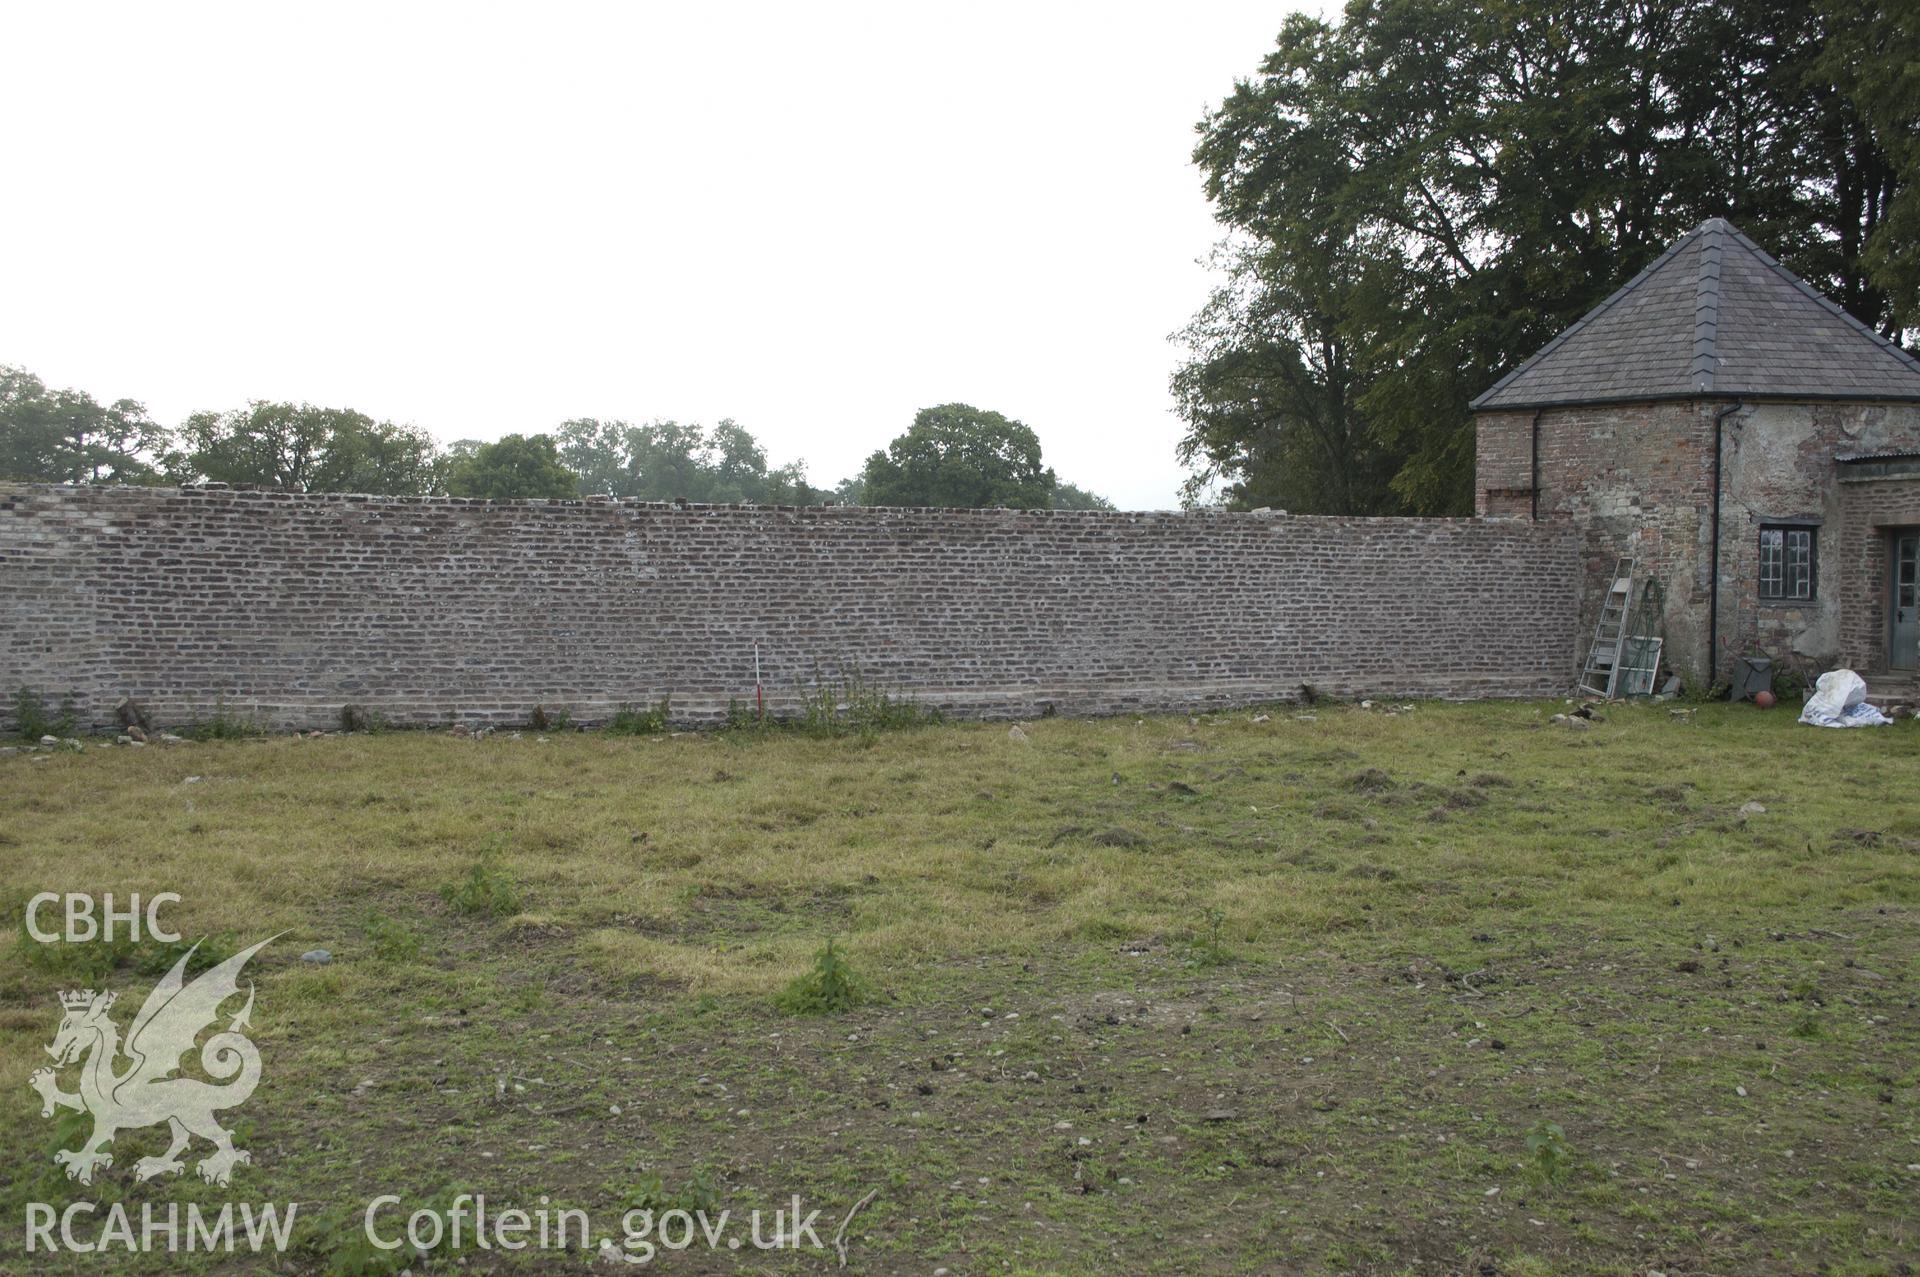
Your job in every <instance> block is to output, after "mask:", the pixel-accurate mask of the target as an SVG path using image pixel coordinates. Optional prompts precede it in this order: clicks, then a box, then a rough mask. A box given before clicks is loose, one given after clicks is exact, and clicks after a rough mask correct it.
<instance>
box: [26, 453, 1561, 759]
mask: <svg viewBox="0 0 1920 1277" xmlns="http://www.w3.org/2000/svg"><path fill="white" fill-rule="evenodd" d="M1578 576H1579V564H1578V551H1577V548H1576V539H1575V536H1574V534H1573V533H1572V531H1571V530H1570V529H1565V528H1551V527H1545V526H1534V525H1518V524H1510V523H1500V522H1488V521H1476V520H1417V519H1349V518H1310V517H1293V518H1290V517H1286V516H1271V515H1253V514H1179V513H1158V514H1113V513H1101V512H1065V511H1040V512H1020V511H974V510H906V509H861V508H810V509H791V508H784V507H729V506H686V507H675V506H670V505H657V504H641V503H627V502H615V501H578V502H484V501H463V500H456V499H449V498H427V499H412V498H379V497H361V496H304V495H294V494H288V493H276V492H250V491H227V490H224V489H219V488H213V487H209V488H189V489H142V488H119V487H102V488H64V487H49V486H12V487H7V486H0V688H4V689H6V690H7V691H8V692H9V694H10V693H11V691H12V689H15V688H19V687H28V688H31V689H33V690H34V691H35V692H37V693H38V694H40V695H42V696H43V697H45V698H47V699H48V700H49V701H50V702H51V701H57V699H58V698H59V697H60V696H62V695H63V694H69V693H70V694H72V695H73V696H74V697H75V698H76V701H77V703H78V705H79V707H80V710H81V715H82V717H83V718H84V719H85V720H87V721H88V722H90V723H92V724H95V725H101V724H104V723H106V722H108V721H109V720H110V718H111V714H112V709H113V706H114V704H115V703H116V702H117V701H118V700H119V699H120V698H121V697H123V696H132V697H135V698H137V699H139V700H141V701H143V702H144V703H145V704H146V705H147V706H148V708H149V709H150V710H151V711H152V712H153V713H154V714H155V716H156V718H158V719H159V720H160V721H162V722H167V723H181V722H189V721H192V720H195V719H199V718H204V717H205V716H207V715H208V714H210V713H212V712H213V711H214V710H215V708H216V707H219V706H224V707H225V708H226V709H227V710H228V711H230V712H234V713H239V714H247V715H253V716H255V717H256V718H257V719H258V720H259V721H260V722H261V724H262V725H266V726H274V727H293V726H332V725H335V724H337V723H338V722H339V717H340V709H341V707H342V706H343V705H353V706H356V707H359V708H361V709H363V710H366V711H369V712H377V713H379V714H382V715H384V716H385V717H386V718H387V719H388V720H389V721H390V722H393V723H395V724H419V725H428V724H443V723H448V722H455V721H460V722H522V721H525V719H526V718H527V716H528V715H529V713H530V712H531V711H532V709H533V708H534V707H535V706H537V705H538V706H545V707H546V708H547V709H549V710H553V709H556V708H561V707H564V708H566V709H568V710H570V711H571V713H572V714H573V716H574V718H575V719H576V720H577V721H582V722H589V721H594V720H596V719H600V718H604V717H606V716H607V715H608V714H610V713H611V712H612V710H613V709H614V708H615V707H617V706H618V705H620V704H622V703H636V704H640V703H652V702H655V701H657V700H659V699H660V698H662V697H671V700H672V706H673V711H674V716H675V718H677V719H681V720H685V721H697V720H711V719H714V718H717V717H719V716H720V715H722V714H723V713H724V711H725V708H726V705H727V702H728V700H729V698H732V697H740V698H743V699H750V698H751V696H752V693H753V678H754V649H755V645H756V644H758V646H759V650H760V658H761V665H762V671H763V675H764V678H765V683H766V687H767V690H768V693H769V699H770V701H771V702H772V703H773V704H775V705H776V706H780V705H788V704H791V703H792V700H793V696H794V693H795V692H796V691H797V690H798V689H799V688H801V687H803V686H806V685H809V684H811V683H812V682H813V681H814V680H815V678H816V677H817V675H819V674H820V673H822V672H824V673H826V674H828V675H833V674H835V673H837V672H839V671H842V670H848V669H853V670H857V671H858V672H859V675H860V676H861V677H862V678H863V679H865V680H866V681H867V682H868V683H870V684H873V685H876V686H879V687H883V688H885V689H888V690H890V691H894V692H901V693H906V694H910V695H913V696H915V697H917V698H919V699H921V700H923V701H925V702H927V703H930V704H935V705H939V706H942V707H945V708H947V709H948V710H950V711H952V712H956V713H959V714H965V715H996V716H1006V715H1031V714H1037V713H1041V712H1044V711H1045V710H1046V709H1047V708H1048V707H1052V708H1054V709H1056V710H1057V711H1059V712H1061V713H1067V714H1102V713H1115V712H1123V711H1138V710H1157V709H1178V708H1188V707H1196V706H1219V705H1229V704H1235V703H1247V702H1252V701H1257V700H1262V699H1267V698H1274V697H1291V696H1294V695H1297V694H1298V692H1299V689H1300V686H1301V684H1303V683H1308V684H1312V685H1314V686H1315V687H1316V688H1317V689H1318V690H1320V691H1323V692H1326V693H1329V694H1335V695H1343V694H1356V695H1367V694H1375V695H1403V696H1449V697H1478V696H1535V695H1548V694H1555V693H1559V692H1562V691H1564V690H1565V689H1566V688H1567V687H1568V686H1569V685H1570V684H1571V682H1572V678H1573V673H1574V666H1573V662H1574V659H1575V649H1576V646H1577V644H1576V637H1575V635H1576V630H1575V624H1574V618H1575V615H1576V613H1577V609H1578V602H1577V599H1576V594H1575V583H1576V580H1577V579H1578ZM9 699H10V695H9ZM8 712H10V710H9V711H8Z"/></svg>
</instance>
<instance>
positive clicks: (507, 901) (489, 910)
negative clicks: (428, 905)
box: [440, 858, 520, 918]
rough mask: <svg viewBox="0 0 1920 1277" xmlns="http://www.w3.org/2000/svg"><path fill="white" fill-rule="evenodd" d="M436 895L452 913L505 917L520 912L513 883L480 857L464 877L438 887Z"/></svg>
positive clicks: (518, 896)
mask: <svg viewBox="0 0 1920 1277" xmlns="http://www.w3.org/2000/svg"><path fill="white" fill-rule="evenodd" d="M440 896H441V898H442V899H444V900H445V901H446V902H447V903H448V904H450V905H452V906H453V908H454V911H455V912H456V913H464V914H471V915H479V916H481V917H487V918H505V917H510V916H511V915H513V914H516V913H519V912H520V894H519V892H517V891H515V890H514V886H513V880H512V879H511V878H509V877H507V876H506V875H505V874H503V873H501V872H500V871H499V870H498V869H496V868H494V867H493V865H491V864H489V863H488V862H487V860H486V859H484V858H482V859H480V860H476V861H475V862H474V865H473V868H472V869H471V870H469V871H468V873H467V876H466V877H465V878H462V879H461V880H460V881H459V882H455V883H449V884H447V885H446V886H444V887H442V888H441V889H440Z"/></svg>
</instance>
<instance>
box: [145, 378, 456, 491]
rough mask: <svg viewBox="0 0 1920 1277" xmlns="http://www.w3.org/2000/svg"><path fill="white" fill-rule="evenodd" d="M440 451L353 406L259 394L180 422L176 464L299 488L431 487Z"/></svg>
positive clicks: (183, 472) (238, 480) (420, 434)
mask: <svg viewBox="0 0 1920 1277" xmlns="http://www.w3.org/2000/svg"><path fill="white" fill-rule="evenodd" d="M435 462H436V449H435V447H434V443H433V440H432V439H431V438H430V437H429V436H428V435H427V434H426V433H425V432H424V431H421V430H416V429H413V428H412V427H409V426H396V425H394V424H393V423H392V422H387V421H375V420H374V419H373V418H371V417H369V416H367V415H366V414H365V413H360V412H354V411H353V410H351V409H348V408H316V407H315V406H313V405H312V404H295V403H273V402H268V401H266V400H255V401H254V402H253V403H251V404H249V405H247V406H246V407H245V408H236V409H234V410H232V411H230V412H197V413H195V414H194V415H193V416H191V417H188V418H187V420H186V422H185V423H184V424H183V425H182V426H181V427H180V431H179V435H178V437H177V439H176V440H175V444H174V451H173V453H172V455H171V458H170V462H169V469H170V470H171V471H172V473H173V474H174V475H175V476H176V477H179V478H191V477H195V476H198V477H200V478H204V479H211V480H214V481H216V482H219V483H232V484H257V485H260V486H263V487H272V488H284V489H287V490H289V491H292V492H368V493H373V494H375V495H379V496H409V495H416V494H419V493H423V492H431V491H432V490H433V488H434V484H435V481H436V477H437V476H436V468H435Z"/></svg>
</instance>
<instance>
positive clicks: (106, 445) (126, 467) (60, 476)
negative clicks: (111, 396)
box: [0, 365, 166, 483]
mask: <svg viewBox="0 0 1920 1277" xmlns="http://www.w3.org/2000/svg"><path fill="white" fill-rule="evenodd" d="M165 438H166V432H165V431H164V430H162V429H161V427H160V426H158V425H156V424H155V423H154V422H153V421H152V420H151V419H150V418H149V417H148V416H147V410H146V409H145V408H143V407H141V406H140V405H139V404H137V403H135V402H134V401H133V400H131V399H119V400H115V401H114V402H113V403H111V404H106V405H101V404H99V403H97V402H95V400H94V398H93V396H92V395H89V394H87V393H86V392H84V391H79V390H48V389H47V387H46V384H45V383H44V382H42V381H41V380H40V379H39V378H38V377H36V376H34V375H33V374H32V373H30V372H27V371H26V370H25V369H23V368H10V367H6V366H3V365H0V475H5V476H7V477H9V478H15V479H25V480H28V481H31V482H39V483H151V482H154V481H155V480H157V479H158V478H159V471H158V470H157V468H156V466H157V463H158V461H159V456H160V452H161V450H162V449H163V447H164V445H165Z"/></svg>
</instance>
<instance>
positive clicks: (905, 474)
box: [861, 403, 1058, 510]
mask: <svg viewBox="0 0 1920 1277" xmlns="http://www.w3.org/2000/svg"><path fill="white" fill-rule="evenodd" d="M1057 484H1058V480H1057V479H1055V478H1054V474H1053V471H1052V470H1050V469H1048V468H1047V467H1045V466H1043V465H1042V464H1041V463H1040V437H1039V436H1038V435H1036V434H1035V433H1034V432H1033V431H1032V430H1031V429H1030V428H1029V427H1027V426H1024V425H1022V424H1021V423H1019V422H1017V421H1013V420H1011V419H1009V418H1007V417H1003V416H1001V415H1000V414H999V413H997V412H990V411H988V410H986V409H983V408H975V407H973V406H972V405H971V404H963V403H949V404H941V405H939V406H938V407H935V408H922V409H921V410H920V411H919V412H918V413H916V414H915V415H914V418H913V425H912V426H911V427H909V428H908V430H907V432H906V433H905V434H903V435H901V436H899V437H898V438H896V439H895V440H894V441H893V442H892V443H890V444H888V445H887V449H886V451H884V452H876V453H874V454H873V455H872V456H871V457H868V458H867V464H866V468H865V469H864V470H863V471H862V473H861V488H862V493H861V495H862V499H863V501H864V502H865V503H866V504H867V505H924V506H956V507H957V506H975V507H978V506H1011V507H1014V508H1016V509H1028V510H1033V509H1046V508H1048V507H1051V506H1052V505H1053V492H1054V488H1055V486H1056V485H1057Z"/></svg>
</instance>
